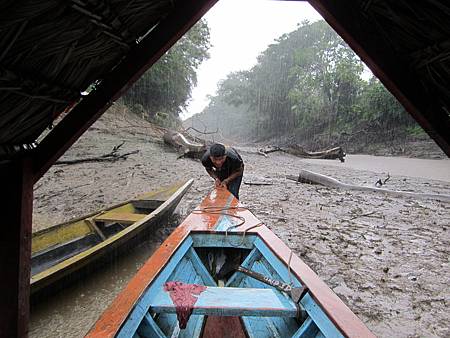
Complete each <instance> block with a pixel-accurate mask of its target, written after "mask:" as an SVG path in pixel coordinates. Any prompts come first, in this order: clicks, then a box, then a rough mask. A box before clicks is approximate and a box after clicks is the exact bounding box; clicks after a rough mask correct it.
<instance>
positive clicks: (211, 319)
mask: <svg viewBox="0 0 450 338" xmlns="http://www.w3.org/2000/svg"><path fill="white" fill-rule="evenodd" d="M217 337H221V338H246V337H247V336H246V334H245V329H244V327H243V325H242V322H241V320H240V319H239V317H219V316H208V318H207V319H206V324H205V328H204V330H203V334H202V338H217Z"/></svg>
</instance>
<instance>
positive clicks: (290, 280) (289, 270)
mask: <svg viewBox="0 0 450 338" xmlns="http://www.w3.org/2000/svg"><path fill="white" fill-rule="evenodd" d="M289 250H290V253H289V260H288V276H289V285H290V286H292V285H293V282H292V274H291V258H292V249H291V248H289Z"/></svg>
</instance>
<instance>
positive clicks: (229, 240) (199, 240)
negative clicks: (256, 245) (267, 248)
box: [191, 232, 257, 249]
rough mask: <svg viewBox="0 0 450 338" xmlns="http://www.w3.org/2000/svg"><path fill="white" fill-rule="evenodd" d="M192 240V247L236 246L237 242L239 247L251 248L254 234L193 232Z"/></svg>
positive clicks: (254, 238)
mask: <svg viewBox="0 0 450 338" xmlns="http://www.w3.org/2000/svg"><path fill="white" fill-rule="evenodd" d="M191 237H192V240H193V241H194V247H196V248H236V246H237V245H238V244H239V248H243V249H252V248H253V242H254V241H255V240H256V238H257V237H256V236H255V235H251V234H246V235H245V237H244V236H243V235H242V234H232V233H228V234H227V236H225V233H208V234H204V233H195V232H192V234H191Z"/></svg>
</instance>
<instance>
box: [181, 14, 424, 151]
mask: <svg viewBox="0 0 450 338" xmlns="http://www.w3.org/2000/svg"><path fill="white" fill-rule="evenodd" d="M234 52H235V53H239V51H234ZM369 73H370V72H368V70H365V69H364V65H363V63H362V62H361V61H360V59H359V58H358V57H357V56H356V54H355V53H354V52H353V51H352V50H351V49H350V48H349V47H348V46H347V44H346V43H345V42H344V41H343V40H342V38H341V37H340V36H339V35H338V34H337V33H336V32H334V31H333V30H332V29H331V28H330V27H329V26H328V24H327V23H326V22H325V21H318V22H314V23H309V22H303V23H302V24H300V25H299V26H298V29H297V30H295V31H293V32H291V33H289V34H285V35H283V36H281V37H280V38H279V39H278V40H276V41H275V42H274V43H273V44H271V45H270V46H269V47H268V48H267V49H266V50H265V51H264V52H262V53H261V54H260V56H259V57H258V59H257V64H256V65H255V66H254V67H253V68H251V69H250V70H244V71H238V72H234V73H231V74H229V75H228V76H227V78H226V79H224V80H223V81H221V82H220V84H219V86H218V89H217V95H215V96H213V97H210V103H209V105H208V106H207V107H206V109H205V110H204V111H203V112H202V113H201V114H197V115H194V117H192V118H191V119H190V120H189V121H187V122H186V123H185V125H187V126H193V127H194V128H196V129H199V130H208V131H214V130H218V133H219V134H220V136H221V137H223V139H225V140H227V139H228V140H233V141H241V142H242V141H258V142H261V141H268V140H277V141H278V143H280V142H282V141H283V140H284V141H285V142H291V143H292V142H295V143H299V144H303V145H305V146H307V147H308V148H309V149H312V150H315V149H319V148H324V147H331V146H333V145H345V146H346V147H347V148H348V147H350V148H352V149H353V150H361V149H358V148H361V147H365V146H367V145H370V144H374V143H378V142H384V143H386V142H387V143H389V142H391V143H392V142H394V143H395V142H398V141H402V140H404V139H406V138H414V137H419V138H423V136H424V133H423V132H422V130H421V129H420V127H418V125H417V123H416V122H415V121H414V120H413V119H412V118H411V117H410V115H409V114H408V113H406V112H405V110H404V109H403V107H402V106H401V105H400V104H399V103H398V101H397V100H396V99H395V98H394V97H393V96H392V95H391V94H390V92H388V91H387V90H386V89H385V88H384V86H383V85H382V84H381V83H380V81H379V80H377V79H376V78H375V77H373V76H372V75H371V74H370V75H367V74H369ZM352 145H353V146H352Z"/></svg>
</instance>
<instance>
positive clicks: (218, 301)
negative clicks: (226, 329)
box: [150, 287, 297, 317]
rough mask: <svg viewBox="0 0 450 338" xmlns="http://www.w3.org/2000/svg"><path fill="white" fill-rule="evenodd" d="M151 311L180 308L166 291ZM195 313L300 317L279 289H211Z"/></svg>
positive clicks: (169, 311) (295, 308)
mask: <svg viewBox="0 0 450 338" xmlns="http://www.w3.org/2000/svg"><path fill="white" fill-rule="evenodd" d="M162 288H163V287H162ZM150 309H151V310H152V311H154V312H156V313H176V307H175V305H174V304H173V302H172V299H171V298H170V295H169V293H168V292H167V291H164V289H163V290H161V292H158V294H157V295H156V296H155V299H154V301H152V302H151V305H150ZM192 314H196V315H208V316H209V315H210V316H257V317H296V316H297V306H296V305H295V303H294V302H293V301H292V300H290V299H289V298H287V297H285V296H283V295H282V294H281V293H280V292H279V291H277V290H275V289H270V288H264V289H252V288H231V287H207V288H206V290H205V291H203V292H202V293H201V294H200V295H199V296H198V299H197V302H196V303H195V305H194V307H193V311H192Z"/></svg>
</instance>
